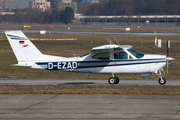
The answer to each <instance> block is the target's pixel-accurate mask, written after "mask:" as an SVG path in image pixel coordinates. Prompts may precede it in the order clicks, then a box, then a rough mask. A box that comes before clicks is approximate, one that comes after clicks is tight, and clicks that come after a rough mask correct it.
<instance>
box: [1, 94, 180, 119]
mask: <svg viewBox="0 0 180 120" xmlns="http://www.w3.org/2000/svg"><path fill="white" fill-rule="evenodd" d="M30 118H31V119H40V120H43V119H59V118H61V119H126V120H127V119H161V120H170V119H178V120H179V119H180V96H157V95H143V96H141V95H0V119H30Z"/></svg>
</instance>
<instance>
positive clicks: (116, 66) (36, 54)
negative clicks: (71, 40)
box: [5, 30, 175, 85]
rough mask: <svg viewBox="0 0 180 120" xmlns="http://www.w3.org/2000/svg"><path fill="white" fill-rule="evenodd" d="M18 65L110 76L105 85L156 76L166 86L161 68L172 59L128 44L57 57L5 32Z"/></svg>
mask: <svg viewBox="0 0 180 120" xmlns="http://www.w3.org/2000/svg"><path fill="white" fill-rule="evenodd" d="M5 34H6V37H7V39H8V41H9V43H10V45H11V47H12V49H13V52H14V54H15V56H16V59H17V61H18V64H15V65H13V66H20V67H28V68H32V69H45V70H60V71H70V72H82V73H99V74H112V77H110V78H109V79H108V83H109V84H118V83H119V78H118V77H117V76H116V75H117V74H141V75H142V76H149V75H158V76H159V80H158V82H159V84H160V85H164V84H166V79H165V78H164V77H163V76H164V75H165V72H164V70H163V67H164V66H165V65H166V64H167V66H168V65H169V62H170V61H173V60H175V58H173V57H170V56H166V55H155V54H144V53H142V52H140V51H138V50H135V49H133V48H132V46H130V45H117V44H112V43H111V44H107V45H102V46H98V47H93V48H92V51H91V52H89V53H86V54H84V55H82V56H79V57H70V58H66V57H60V56H52V55H45V54H42V53H41V52H40V51H39V50H38V49H37V48H36V47H35V46H34V44H33V43H32V42H31V41H30V40H29V39H28V38H27V37H26V36H25V35H24V33H23V32H22V31H20V30H19V31H5Z"/></svg>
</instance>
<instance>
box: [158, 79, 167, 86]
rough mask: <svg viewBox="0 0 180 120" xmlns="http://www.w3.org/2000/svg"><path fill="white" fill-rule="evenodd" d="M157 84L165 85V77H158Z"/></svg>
mask: <svg viewBox="0 0 180 120" xmlns="http://www.w3.org/2000/svg"><path fill="white" fill-rule="evenodd" d="M159 84H160V85H165V84H166V79H165V78H163V77H161V78H159Z"/></svg>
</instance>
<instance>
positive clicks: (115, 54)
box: [114, 51, 128, 59]
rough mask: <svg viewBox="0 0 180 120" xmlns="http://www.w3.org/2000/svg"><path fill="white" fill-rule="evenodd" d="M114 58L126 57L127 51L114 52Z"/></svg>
mask: <svg viewBox="0 0 180 120" xmlns="http://www.w3.org/2000/svg"><path fill="white" fill-rule="evenodd" d="M114 59H128V56H127V53H126V52H124V51H122V52H117V53H114Z"/></svg>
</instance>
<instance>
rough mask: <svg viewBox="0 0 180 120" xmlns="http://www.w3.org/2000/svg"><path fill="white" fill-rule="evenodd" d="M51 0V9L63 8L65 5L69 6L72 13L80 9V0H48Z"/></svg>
mask: <svg viewBox="0 0 180 120" xmlns="http://www.w3.org/2000/svg"><path fill="white" fill-rule="evenodd" d="M48 1H49V2H51V7H52V9H55V10H64V9H65V8H66V7H71V8H72V9H73V10H74V13H77V12H78V11H79V9H82V0H48Z"/></svg>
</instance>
